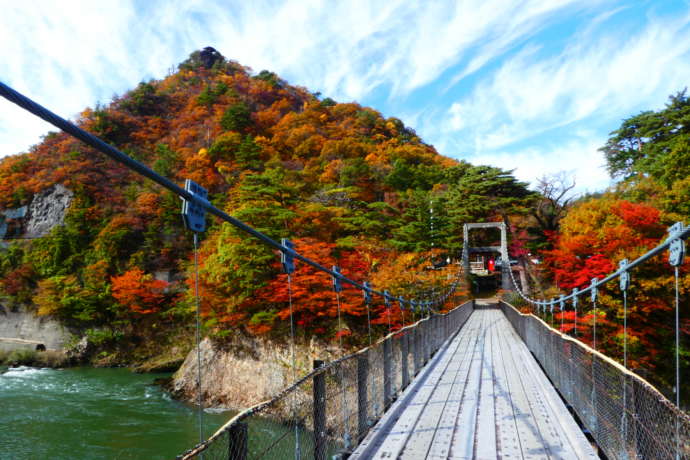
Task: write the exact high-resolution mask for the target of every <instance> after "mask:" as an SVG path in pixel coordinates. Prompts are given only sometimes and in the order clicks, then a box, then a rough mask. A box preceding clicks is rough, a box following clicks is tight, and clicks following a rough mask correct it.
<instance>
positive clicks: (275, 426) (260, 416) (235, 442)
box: [177, 301, 474, 460]
mask: <svg viewBox="0 0 690 460" xmlns="http://www.w3.org/2000/svg"><path fill="white" fill-rule="evenodd" d="M473 308H474V302H473V301H469V302H466V303H464V304H462V305H460V306H459V307H456V308H455V309H453V310H451V311H450V312H448V313H445V314H432V315H431V316H429V317H427V318H424V319H422V320H420V321H417V322H416V323H415V324H413V325H410V326H407V327H404V328H402V329H400V330H398V331H395V332H393V333H391V334H389V335H387V336H386V337H384V338H382V339H381V340H379V341H377V342H375V343H374V344H373V345H372V346H370V347H367V348H364V349H363V350H360V351H358V352H356V353H353V354H350V355H347V356H345V357H343V358H340V359H338V360H335V361H332V362H330V363H324V362H322V361H314V370H313V371H312V372H310V373H309V374H307V375H306V376H304V377H302V378H301V379H299V380H298V381H297V382H295V383H294V384H293V385H292V386H290V387H289V388H286V389H285V390H283V391H282V392H281V393H279V394H278V395H276V396H275V397H274V398H272V399H271V400H268V401H265V402H262V403H260V404H257V405H256V406H253V407H251V408H249V409H246V410H245V411H243V412H241V413H239V414H238V415H237V416H235V417H234V418H233V419H231V420H230V421H229V422H228V423H227V424H225V425H224V426H223V427H221V428H220V429H219V430H218V431H217V432H216V433H215V434H214V435H213V436H211V437H210V438H209V439H207V440H206V441H204V442H202V443H200V444H199V445H197V446H196V447H194V448H193V449H191V450H189V451H187V452H185V453H184V454H182V455H180V456H178V457H177V458H178V459H184V460H187V459H194V458H203V459H233V460H245V459H252V460H258V459H291V460H294V459H316V460H325V459H331V458H345V457H347V455H348V454H349V453H351V452H352V450H354V448H355V447H356V446H357V444H358V443H359V442H360V441H361V440H362V439H363V438H364V437H365V436H366V434H367V433H368V431H369V429H370V428H371V427H372V426H373V425H374V424H375V423H376V422H377V421H378V419H379V418H380V417H381V416H382V415H383V413H384V412H385V411H386V410H387V409H388V407H390V405H391V404H392V403H393V402H394V401H395V400H396V399H397V398H398V397H399V396H400V394H401V393H402V392H403V391H404V390H405V388H407V386H408V385H409V383H410V382H411V381H412V379H413V378H414V376H415V375H416V374H417V373H418V372H419V371H420V369H421V368H422V367H423V366H424V365H425V364H426V363H427V362H428V361H429V359H430V358H431V357H432V356H433V355H434V354H435V353H436V352H437V351H438V350H439V349H440V348H441V347H442V346H443V345H444V343H446V342H447V341H448V339H449V338H451V337H452V336H454V335H455V334H456V333H457V332H458V331H459V330H460V329H461V327H462V326H463V324H465V322H466V321H467V319H468V318H469V316H470V314H471V313H472V311H473Z"/></svg>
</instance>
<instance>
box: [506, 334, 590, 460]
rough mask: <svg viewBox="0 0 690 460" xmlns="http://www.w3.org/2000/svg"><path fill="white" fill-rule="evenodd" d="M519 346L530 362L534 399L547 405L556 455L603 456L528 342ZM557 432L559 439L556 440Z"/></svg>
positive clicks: (551, 437) (519, 349) (548, 438)
mask: <svg viewBox="0 0 690 460" xmlns="http://www.w3.org/2000/svg"><path fill="white" fill-rule="evenodd" d="M517 350H518V351H519V352H520V354H521V355H522V356H523V359H524V362H525V363H526V366H525V369H526V373H527V374H529V375H530V382H531V384H532V385H533V394H534V399H535V400H537V401H538V404H539V405H541V407H542V408H543V413H544V414H545V417H546V421H545V422H544V423H545V424H547V425H548V426H549V428H550V434H549V436H547V437H546V439H545V442H546V443H548V444H549V445H550V449H551V451H552V452H553V455H554V457H555V458H564V459H571V458H572V459H596V458H599V457H598V455H597V454H596V452H595V451H594V449H593V448H592V446H591V444H590V443H589V441H588V440H587V438H586V436H585V435H584V433H582V430H580V427H579V426H578V425H577V423H576V422H575V420H574V419H573V417H572V416H571V415H570V414H569V413H568V409H567V408H566V407H565V404H564V403H563V400H562V399H561V398H560V396H559V395H558V393H557V392H556V389H555V388H554V387H553V385H551V382H550V381H549V380H548V378H547V377H546V375H545V374H544V371H542V369H541V368H540V367H539V364H538V363H537V362H536V360H535V359H534V357H533V356H532V354H531V353H530V351H529V349H528V348H527V346H526V345H525V344H524V342H521V343H520V347H519V348H518V349H517ZM542 432H545V430H543V431H542ZM554 435H555V436H556V437H557V438H558V441H554V440H553V436H554ZM559 449H560V450H559Z"/></svg>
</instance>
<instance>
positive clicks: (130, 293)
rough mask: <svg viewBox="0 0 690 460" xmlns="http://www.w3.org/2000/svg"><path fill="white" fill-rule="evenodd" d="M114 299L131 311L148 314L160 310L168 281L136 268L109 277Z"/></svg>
mask: <svg viewBox="0 0 690 460" xmlns="http://www.w3.org/2000/svg"><path fill="white" fill-rule="evenodd" d="M111 282H112V285H113V287H112V292H113V297H114V298H115V300H116V301H117V302H118V303H119V304H120V305H122V306H123V307H124V308H126V309H127V310H128V311H129V312H131V313H136V314H139V315H150V314H152V313H157V312H159V311H160V309H161V307H162V305H163V302H164V301H165V300H166V294H165V288H166V287H167V286H168V283H166V282H165V281H161V280H157V279H154V278H153V276H151V275H150V274H144V272H143V271H141V270H140V269H138V268H133V269H132V270H127V271H126V272H125V273H123V274H122V275H120V276H114V277H112V278H111Z"/></svg>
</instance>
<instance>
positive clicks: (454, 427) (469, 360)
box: [353, 309, 598, 460]
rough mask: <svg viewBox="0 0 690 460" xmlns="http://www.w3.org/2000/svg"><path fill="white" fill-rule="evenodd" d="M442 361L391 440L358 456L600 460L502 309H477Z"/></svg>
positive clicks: (394, 423)
mask: <svg viewBox="0 0 690 460" xmlns="http://www.w3.org/2000/svg"><path fill="white" fill-rule="evenodd" d="M434 361H435V365H434V366H433V367H432V368H430V369H429V370H428V371H427V372H426V373H423V374H420V375H422V378H423V379H424V380H423V381H422V382H419V385H417V386H416V387H415V388H414V391H413V392H411V393H410V394H409V397H407V398H406V399H405V401H404V404H405V406H404V409H403V406H401V407H400V409H402V410H398V412H395V414H396V415H395V417H398V419H397V420H395V418H392V419H389V420H390V422H389V423H387V424H386V425H385V426H386V431H385V432H380V433H381V435H382V436H381V437H380V438H383V437H384V436H385V439H382V440H381V439H380V438H379V439H378V440H377V441H376V442H375V443H373V444H371V446H374V447H373V449H368V450H367V452H373V453H371V454H367V455H366V456H358V455H354V456H353V458H357V459H361V458H376V459H388V460H390V459H396V458H397V459H417V458H419V459H424V458H426V459H432V460H442V459H467V460H469V459H477V460H485V459H495V458H504V459H512V458H524V459H534V458H558V459H568V460H569V459H594V458H598V457H597V456H596V454H595V453H594V449H592V447H591V446H590V445H589V443H588V442H587V439H586V437H585V436H584V434H583V433H582V432H581V431H580V429H579V427H578V426H577V424H576V422H575V420H574V419H573V418H572V416H571V415H570V414H569V413H568V412H567V410H566V408H565V405H564V404H563V402H562V401H561V399H560V397H559V396H558V393H557V392H556V390H555V389H554V388H553V386H551V384H550V382H549V380H548V379H547V378H546V376H545V375H544V373H543V371H542V370H541V368H540V367H539V365H538V364H537V362H536V360H535V359H534V357H533V356H532V354H531V353H530V352H529V350H528V349H527V346H526V345H525V344H524V342H522V340H521V339H520V337H519V336H518V335H517V333H516V332H515V331H514V330H513V328H512V326H511V325H510V323H509V322H508V320H507V318H505V316H504V314H503V313H502V312H501V311H500V310H497V309H482V310H475V311H474V312H473V313H472V315H471V316H470V318H469V320H468V322H467V324H466V325H465V327H464V328H463V329H462V330H461V331H460V333H459V334H458V335H457V336H456V337H455V338H454V339H453V341H452V342H451V343H450V344H449V345H448V346H447V348H446V349H445V351H444V352H443V354H442V355H441V356H438V357H437V359H435V360H434ZM411 386H414V382H413V384H412V385H411ZM376 429H377V428H375V429H374V430H372V431H376ZM449 446H450V447H449Z"/></svg>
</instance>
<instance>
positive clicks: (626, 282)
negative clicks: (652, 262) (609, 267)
mask: <svg viewBox="0 0 690 460" xmlns="http://www.w3.org/2000/svg"><path fill="white" fill-rule="evenodd" d="M627 266H628V259H623V260H621V261H620V262H619V263H618V268H619V269H620V270H623V272H621V275H620V280H619V281H620V288H621V291H627V290H628V288H629V287H630V273H628V271H627V270H626V268H627Z"/></svg>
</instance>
